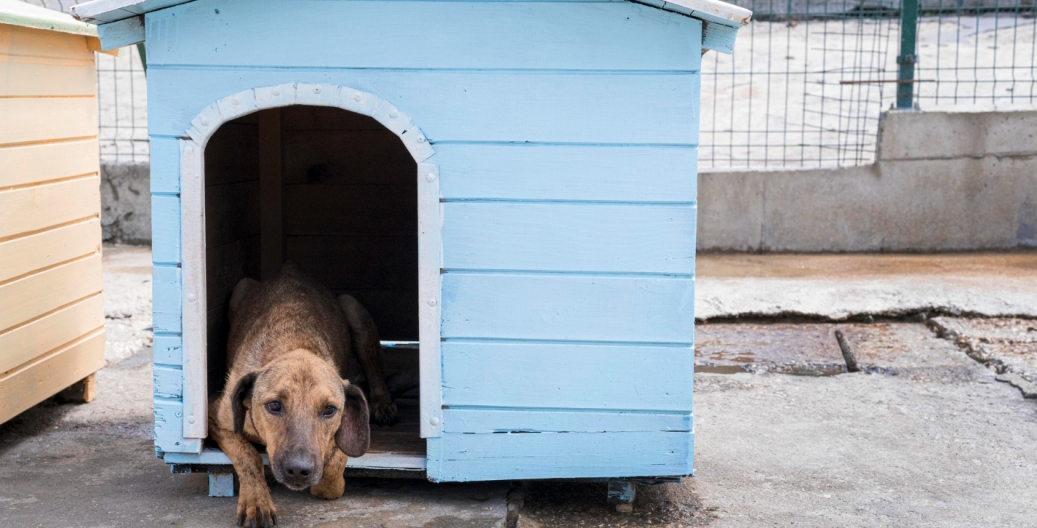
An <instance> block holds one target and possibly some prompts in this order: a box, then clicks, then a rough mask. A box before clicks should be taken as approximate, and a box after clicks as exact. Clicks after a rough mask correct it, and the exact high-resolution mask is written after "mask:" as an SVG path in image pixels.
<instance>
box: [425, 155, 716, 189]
mask: <svg viewBox="0 0 1037 528" xmlns="http://www.w3.org/2000/svg"><path fill="white" fill-rule="evenodd" d="M431 161H434V162H435V163H437V164H438V165H439V172H440V190H441V192H442V194H443V198H444V199H447V200H456V199H501V200H587V201H622V202H692V201H695V192H696V183H697V181H698V179H697V178H696V174H697V172H698V169H697V166H698V150H697V149H696V148H694V147H651V146H648V147H646V146H626V147H616V146H585V145H521V144H520V145H479V144H445V145H436V155H435V157H434V158H432V160H431Z"/></svg>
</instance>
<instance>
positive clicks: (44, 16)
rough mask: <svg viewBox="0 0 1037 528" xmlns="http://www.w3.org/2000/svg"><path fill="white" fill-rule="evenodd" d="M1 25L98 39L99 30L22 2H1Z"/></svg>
mask: <svg viewBox="0 0 1037 528" xmlns="http://www.w3.org/2000/svg"><path fill="white" fill-rule="evenodd" d="M0 24H7V25H11V26H22V27H29V28H35V29H46V30H49V31H59V32H61V33H71V34H73V35H84V36H87V37H96V36H97V28H96V27H94V26H91V25H90V24H84V23H83V22H80V21H78V20H76V19H74V18H72V17H70V16H68V15H66V14H64V13H59V12H57V11H51V10H50V9H47V8H44V7H39V6H35V5H32V4H27V3H25V2H22V1H20V0H0Z"/></svg>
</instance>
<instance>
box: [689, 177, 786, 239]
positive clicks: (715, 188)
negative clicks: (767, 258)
mask: <svg viewBox="0 0 1037 528" xmlns="http://www.w3.org/2000/svg"><path fill="white" fill-rule="evenodd" d="M769 174H770V173H768V172H761V171H752V172H707V173H700V174H699V220H698V234H697V235H698V247H699V249H704V248H708V249H712V250H716V251H755V250H757V249H759V246H760V240H761V238H762V236H763V231H762V230H763V184H764V180H765V179H766V178H768V177H769V176H768V175H769Z"/></svg>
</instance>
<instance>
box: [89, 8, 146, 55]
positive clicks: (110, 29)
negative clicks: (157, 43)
mask: <svg viewBox="0 0 1037 528" xmlns="http://www.w3.org/2000/svg"><path fill="white" fill-rule="evenodd" d="M97 37H98V38H99V39H100V40H101V49H103V50H112V49H117V48H123V47H126V46H132V45H134V44H137V43H139V42H144V17H142V16H137V17H131V18H124V19H122V20H119V21H117V22H110V23H108V24H101V25H99V26H97Z"/></svg>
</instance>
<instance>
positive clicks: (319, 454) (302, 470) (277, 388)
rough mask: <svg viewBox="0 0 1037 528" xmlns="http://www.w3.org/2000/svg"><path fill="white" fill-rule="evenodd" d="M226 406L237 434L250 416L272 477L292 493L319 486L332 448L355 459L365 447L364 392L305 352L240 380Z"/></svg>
mask: <svg viewBox="0 0 1037 528" xmlns="http://www.w3.org/2000/svg"><path fill="white" fill-rule="evenodd" d="M232 406H233V409H234V432H235V433H238V434H241V432H242V430H243V429H244V426H245V417H246V413H248V412H251V420H252V424H253V425H254V427H255V429H256V431H257V432H258V433H259V436H260V438H262V439H263V442H264V443H265V444H266V451H267V456H268V457H269V460H270V468H271V469H272V470H273V473H274V478H276V479H277V481H278V482H280V483H282V484H284V485H285V486H288V487H289V488H291V489H294V490H301V489H303V488H306V487H307V486H313V485H315V484H317V483H318V482H320V480H321V477H322V476H323V472H324V464H325V462H327V460H328V459H329V458H330V457H331V456H332V454H334V449H341V450H342V452H343V453H345V454H346V455H348V456H352V457H358V456H361V455H363V454H364V453H366V452H367V448H368V447H369V446H370V443H371V426H370V425H369V424H368V417H369V411H368V408H367V400H366V399H365V398H364V393H363V392H361V391H360V389H359V388H357V387H356V386H355V385H351V384H350V383H349V382H348V381H346V380H344V379H341V378H339V374H338V372H336V371H335V369H334V367H332V365H330V364H329V363H328V362H327V361H324V360H322V359H320V358H319V357H317V356H316V355H315V354H313V353H311V352H309V351H306V350H293V351H292V352H289V353H287V354H284V355H282V356H281V357H279V358H277V359H276V360H275V361H272V362H270V363H269V364H268V365H266V366H265V367H264V368H263V369H262V370H258V371H255V372H250V373H248V374H246V375H245V376H242V378H241V379H240V380H238V383H237V385H236V386H235V387H234V393H233V397H232Z"/></svg>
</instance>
